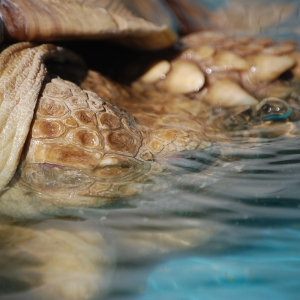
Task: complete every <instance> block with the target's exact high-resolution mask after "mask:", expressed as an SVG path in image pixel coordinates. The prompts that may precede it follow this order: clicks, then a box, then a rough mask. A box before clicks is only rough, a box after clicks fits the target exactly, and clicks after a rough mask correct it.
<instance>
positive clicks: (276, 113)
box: [256, 98, 293, 121]
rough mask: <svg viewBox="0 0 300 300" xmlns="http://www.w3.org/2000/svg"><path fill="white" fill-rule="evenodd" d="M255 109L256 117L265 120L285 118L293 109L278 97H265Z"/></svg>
mask: <svg viewBox="0 0 300 300" xmlns="http://www.w3.org/2000/svg"><path fill="white" fill-rule="evenodd" d="M256 109H257V117H259V118H260V119H261V120H265V121H268V120H283V119H287V118H288V117H289V116H290V115H291V113H292V111H293V110H292V108H291V107H290V106H289V105H288V104H287V103H286V102H285V101H283V100H281V99H278V98H266V99H264V100H262V101H261V102H260V103H259V104H258V105H257V108H256Z"/></svg>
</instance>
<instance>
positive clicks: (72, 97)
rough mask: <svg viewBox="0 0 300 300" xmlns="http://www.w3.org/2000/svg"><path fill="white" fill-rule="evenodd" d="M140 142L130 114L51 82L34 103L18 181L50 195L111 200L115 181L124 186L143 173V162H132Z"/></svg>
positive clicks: (70, 86) (68, 85)
mask: <svg viewBox="0 0 300 300" xmlns="http://www.w3.org/2000/svg"><path fill="white" fill-rule="evenodd" d="M141 140H142V136H141V133H140V130H139V129H138V127H137V126H136V124H135V121H134V119H133V117H132V116H131V115H129V114H128V113H126V112H125V111H123V110H121V109H119V108H118V107H116V106H114V105H112V104H110V103H107V102H105V101H103V100H102V99H101V98H100V97H99V96H98V95H96V94H95V93H92V92H89V91H84V90H81V89H80V88H79V87H78V86H77V85H75V84H73V83H71V82H69V81H65V80H62V79H60V78H54V79H52V80H51V81H50V82H48V83H47V84H46V85H45V86H44V88H43V90H42V93H41V97H40V98H39V101H38V105H37V109H36V113H35V117H34V120H33V124H32V128H31V132H30V134H29V136H28V141H27V150H26V152H25V154H24V159H23V162H22V164H21V167H20V178H21V182H22V184H25V185H26V186H27V187H30V189H32V190H33V191H34V192H35V193H44V194H45V195H51V196H53V193H55V194H56V195H58V197H60V196H61V195H64V196H66V195H68V197H77V196H80V197H81V196H86V197H98V196H103V195H104V194H105V195H109V194H111V195H109V196H113V195H114V194H115V193H116V191H115V189H117V187H116V185H118V183H120V184H121V182H122V185H124V183H126V182H127V183H128V182H130V181H132V179H133V178H135V177H137V176H139V175H140V174H141V173H143V172H144V171H145V164H144V162H143V163H142V162H141V161H139V160H137V159H136V158H135V157H136V155H137V153H138V151H139V148H140V147H141ZM70 189H71V192H70ZM70 195H71V196H70Z"/></svg>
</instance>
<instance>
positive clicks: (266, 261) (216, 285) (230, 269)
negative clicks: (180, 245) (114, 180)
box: [108, 137, 300, 300]
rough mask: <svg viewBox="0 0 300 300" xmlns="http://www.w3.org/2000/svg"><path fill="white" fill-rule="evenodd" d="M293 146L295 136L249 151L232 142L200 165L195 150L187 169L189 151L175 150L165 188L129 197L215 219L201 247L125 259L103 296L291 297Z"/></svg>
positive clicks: (295, 214)
mask: <svg viewBox="0 0 300 300" xmlns="http://www.w3.org/2000/svg"><path fill="white" fill-rule="evenodd" d="M231 146H232V145H231ZM254 146H255V147H254ZM251 147H252V150H251ZM299 147H300V138H299V137H295V138H292V139H286V138H280V139H277V140H275V141H273V142H272V141H265V142H262V143H260V144H259V145H258V144H256V145H253V144H252V145H249V148H248V150H247V151H244V150H238V147H236V148H234V147H232V149H236V150H234V151H231V153H230V157H229V156H228V155H227V157H226V156H223V158H221V161H217V163H212V165H207V166H206V167H204V166H203V168H202V169H201V168H200V166H199V164H200V163H199V161H200V154H199V153H195V154H194V157H198V169H201V171H200V172H199V173H198V172H197V171H196V170H192V171H193V172H191V170H190V171H189V172H188V171H187V169H188V168H186V166H189V162H190V160H191V157H192V155H190V154H189V158H188V159H186V160H187V161H186V162H185V163H184V158H181V162H180V163H179V164H180V165H181V166H185V168H183V167H181V168H182V170H184V171H182V173H183V174H181V175H178V177H175V176H172V177H171V178H168V182H169V184H170V183H172V184H171V187H170V188H168V189H166V190H161V191H158V192H156V193H153V192H152V193H149V194H144V195H142V196H139V197H138V199H136V200H138V202H139V204H136V203H138V202H137V201H136V202H135V201H134V200H132V201H131V203H134V204H136V205H138V206H140V208H141V207H148V208H151V209H153V210H156V211H159V212H160V213H162V212H163V213H162V214H163V215H165V216H167V215H170V214H171V215H176V216H177V218H181V219H182V220H185V221H187V220H202V221H203V222H204V223H202V225H204V226H205V221H207V222H208V223H207V225H208V226H210V224H213V223H214V222H215V223H218V224H219V225H220V224H221V226H220V227H219V228H218V230H216V232H215V234H214V233H213V232H211V234H212V238H211V239H210V240H209V241H208V242H207V243H205V244H204V245H203V244H201V245H200V247H197V246H196V245H195V247H194V248H192V249H189V250H186V251H185V252H176V253H175V254H170V255H167V256H165V257H163V258H161V257H158V258H157V259H158V261H160V262H156V263H154V264H153V263H150V265H149V261H147V259H146V260H143V261H142V262H140V261H139V263H138V264H135V263H134V262H131V261H129V262H127V263H123V265H121V268H120V269H119V270H117V272H116V275H115V281H114V282H115V288H114V290H113V293H112V295H111V296H110V297H108V299H109V300H112V299H133V298H134V299H136V300H148V299H191V300H193V299H225V298H226V299H227V298H228V299H229V298H230V299H239V298H241V297H243V298H245V299H254V298H262V297H264V298H265V299H297V297H298V294H299V291H300V286H299V284H298V283H299V279H300V272H299V267H300V251H299V246H300V239H299V237H300V236H299V235H300V211H299V209H300V198H299V189H300V188H299V186H300V185H299V180H300V179H299V178H300V177H299V174H298V173H299V162H300V150H299ZM211 154H212V156H213V157H214V153H213V152H212V153H211ZM207 155H208V154H207V153H206V154H205V155H204V158H205V159H204V160H203V161H205V162H207V161H209V160H208V159H207ZM212 161H215V160H214V159H212V160H211V162H212ZM174 162H175V161H174ZM196 165H197V164H196ZM177 168H178V163H177ZM177 171H178V169H177ZM178 172H179V171H178ZM197 180H198V181H197ZM140 222H141V223H143V219H141V220H140ZM136 224H138V222H137V223H136ZM171 227H172V224H170V228H171ZM205 229H208V227H205ZM205 229H204V228H202V230H205ZM138 274H139V275H138ZM124 276H125V277H126V278H127V280H126V283H124V281H123V280H124ZM131 276H132V277H131ZM137 277H138V279H139V280H137ZM141 277H142V278H143V279H142V280H141ZM135 293H136V294H140V295H136V296H135V297H134V294H135Z"/></svg>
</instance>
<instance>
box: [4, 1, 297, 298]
mask: <svg viewBox="0 0 300 300" xmlns="http://www.w3.org/2000/svg"><path fill="white" fill-rule="evenodd" d="M111 3H117V2H110V1H84V2H82V1H79V0H74V1H67V2H65V3H64V7H63V9H62V10H61V9H60V8H61V5H60V4H59V3H58V2H57V1H46V0H44V1H42V0H41V1H38V0H30V1H26V2H25V1H21V0H19V1H18V0H11V1H2V6H1V7H0V12H1V14H2V20H3V23H1V26H2V27H1V28H2V29H3V32H4V35H3V36H4V40H5V43H6V42H7V43H11V42H9V38H11V39H14V40H20V41H25V40H26V41H31V40H43V41H54V40H60V39H65V38H66V39H67V38H75V37H79V36H84V37H86V38H87V37H90V38H100V37H109V38H112V37H114V38H116V39H117V40H118V41H119V42H120V43H123V44H130V45H131V46H132V45H134V46H136V47H142V48H151V49H160V48H164V47H169V46H171V45H172V44H174V43H175V41H176V38H177V37H176V34H174V33H173V32H172V31H171V30H170V29H168V27H167V26H158V25H154V24H152V23H150V22H147V21H145V20H143V19H140V18H136V17H134V16H133V15H132V14H130V13H128V11H127V10H125V9H123V7H122V6H121V8H122V9H120V6H118V5H116V6H114V5H112V4H111ZM31 7H34V8H35V9H29V8H31ZM49 12H50V14H49ZM65 15H68V18H67V19H66V18H65ZM91 16H92V17H91ZM16 20H17V21H16ZM5 43H4V44H3V50H2V52H1V54H0V75H1V77H0V99H1V100H0V101H1V106H0V124H1V129H2V130H1V133H0V137H1V147H0V154H1V157H2V160H1V164H0V188H1V212H2V213H3V214H7V215H13V216H17V217H22V216H23V217H24V216H27V217H28V216H31V215H33V214H34V209H37V211H39V207H43V205H44V203H46V204H47V205H48V206H61V207H66V206H100V205H103V204H106V203H107V202H108V201H111V199H114V198H116V197H119V196H123V195H130V194H133V193H136V192H139V189H140V187H141V185H143V183H144V182H147V179H148V178H149V177H151V176H154V175H155V174H156V173H158V172H161V171H162V166H161V165H160V162H161V161H163V160H164V159H165V158H166V157H168V156H170V155H171V156H172V155H176V154H177V153H179V152H182V151H186V150H196V149H206V148H207V147H210V145H211V144H212V143H217V142H218V141H231V139H235V138H236V137H241V138H247V139H249V138H256V137H261V136H262V137H269V136H270V137H272V136H276V135H280V134H285V133H288V134H293V129H294V125H293V122H294V121H297V120H298V118H299V115H298V110H299V104H298V102H299V83H298V80H299V72H300V71H299V54H297V53H296V52H295V51H296V47H297V46H296V44H295V43H293V42H280V43H279V44H276V43H275V42H274V41H272V40H270V39H257V38H254V37H236V38H234V37H232V36H229V35H227V34H225V33H220V32H208V31H207V32H201V33H195V34H191V35H189V36H186V37H184V38H182V39H181V41H180V43H177V44H176V45H175V46H174V47H173V49H171V50H170V51H169V52H168V53H169V55H168V54H164V55H163V56H162V57H159V56H158V57H156V58H155V61H151V62H148V61H146V62H145V63H150V65H151V66H150V68H149V69H148V70H147V72H145V73H144V74H143V75H141V76H139V78H137V79H136V80H134V81H133V82H131V84H130V85H121V84H119V83H116V82H114V81H112V80H110V79H108V78H106V77H104V76H103V75H101V74H100V73H99V72H98V71H101V70H97V71H95V70H88V69H87V68H86V66H85V64H84V61H83V59H82V58H80V57H79V56H78V55H76V54H75V53H73V52H71V51H69V50H67V49H65V48H62V47H61V46H55V45H52V44H32V43H30V42H21V43H15V44H12V45H8V44H5ZM95 59H96V58H95ZM112 59H113V58H112ZM278 121H279V123H277V122H278ZM295 134H296V132H295ZM41 203H42V204H41ZM28 204H30V205H28ZM46 204H45V206H47V205H46ZM28 207H30V208H28ZM0 229H1V230H2V231H1V232H2V233H3V234H6V233H7V232H10V230H11V228H10V227H9V226H7V227H1V228H0ZM14 229H15V228H14ZM23 231H26V230H25V229H24V230H23V229H22V230H21V231H20V233H21V235H23ZM24 234H25V235H26V232H25V233H24ZM30 234H33V233H32V232H30ZM212 234H213V233H212ZM184 235H185V236H187V239H189V238H190V239H192V238H195V234H193V235H191V236H188V235H187V234H186V232H184ZM53 236H56V234H54V235H53ZM152 238H153V236H152ZM95 239H96V240H97V243H96V244H102V243H103V242H102V240H101V239H100V238H99V237H97V238H95ZM38 240H42V236H39V238H38ZM51 241H52V240H51ZM51 241H50V243H51ZM180 241H182V240H180ZM74 243H77V241H75V242H74ZM175 244H176V243H175ZM178 244H180V242H178ZM173 246H174V245H173ZM175 246H176V245H175ZM175 246H174V247H175ZM27 247H28V249H33V250H31V252H32V253H34V254H37V255H40V254H38V250H36V249H35V248H30V245H29V246H27ZM175 248H176V247H175ZM55 251H61V250H60V248H59V249H57V250H55ZM68 251H69V250H68ZM86 252H87V251H86ZM89 270H90V269H89ZM97 280H100V279H99V278H97ZM93 284H94V283H93ZM95 284H97V282H96V283H95ZM86 289H87V288H86ZM84 291H85V289H84ZM70 294H71V295H72V296H70V295H69V294H68V296H66V298H68V299H73V298H74V299H77V298H78V297H79V296H78V295H79V294H80V293H79V294H76V293H75V294H76V295H75V296H74V295H73V294H72V292H71V293H70ZM80 295H81V296H80V297H79V298H80V299H81V298H82V299H83V298H84V299H85V298H88V296H87V295H84V296H82V294H80ZM76 297H77V298H76ZM91 297H93V295H92V296H91Z"/></svg>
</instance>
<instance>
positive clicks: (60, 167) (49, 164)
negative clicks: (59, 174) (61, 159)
mask: <svg viewBox="0 0 300 300" xmlns="http://www.w3.org/2000/svg"><path fill="white" fill-rule="evenodd" d="M39 165H40V166H41V167H42V168H48V169H53V168H58V169H64V166H62V165H57V164H51V163H40V164H39Z"/></svg>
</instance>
